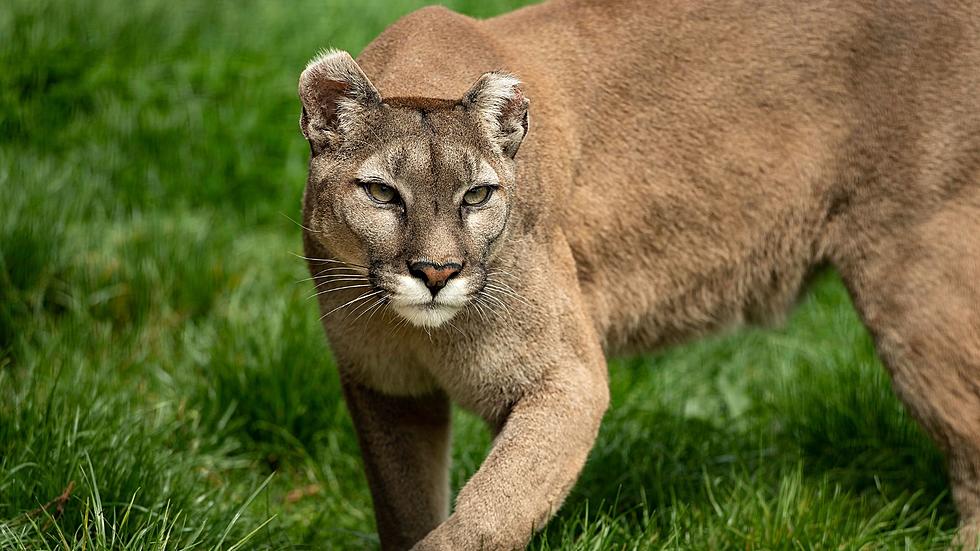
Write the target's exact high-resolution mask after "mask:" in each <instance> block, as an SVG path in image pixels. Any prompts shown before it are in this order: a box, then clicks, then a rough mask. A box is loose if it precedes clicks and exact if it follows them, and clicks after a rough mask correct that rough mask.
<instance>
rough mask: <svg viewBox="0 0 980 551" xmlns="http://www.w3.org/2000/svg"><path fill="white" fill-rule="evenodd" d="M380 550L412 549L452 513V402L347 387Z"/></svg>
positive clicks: (437, 398) (346, 393)
mask: <svg viewBox="0 0 980 551" xmlns="http://www.w3.org/2000/svg"><path fill="white" fill-rule="evenodd" d="M344 395H345V397H346V400H347V407H348V409H349V410H350V413H351V418H352V419H353V420H354V426H355V428H356V429H357V439H358V442H359V444H360V446H361V456H362V457H363V460H364V471H365V472H366V473H367V478H368V485H369V486H370V487H371V498H372V499H373V501H374V511H375V518H376V520H377V523H378V535H379V537H380V538H381V548H382V549H384V550H385V551H389V550H404V549H409V548H410V547H412V545H414V544H415V542H417V541H418V540H420V539H422V537H423V536H425V535H426V534H427V533H429V531H430V530H432V529H433V528H435V527H436V526H437V525H438V524H439V523H440V522H442V521H443V520H444V519H445V518H446V516H447V515H448V513H449V428H450V421H449V400H448V399H447V398H446V397H445V396H443V395H441V394H440V395H430V396H426V397H422V398H409V397H396V396H386V395H383V394H380V393H378V392H375V391H373V390H370V389H368V388H365V387H362V386H359V385H356V384H350V383H347V384H345V385H344Z"/></svg>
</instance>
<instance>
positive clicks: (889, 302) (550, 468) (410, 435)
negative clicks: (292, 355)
mask: <svg viewBox="0 0 980 551" xmlns="http://www.w3.org/2000/svg"><path fill="white" fill-rule="evenodd" d="M358 65H359V66H360V68H361V69H359V68H358ZM362 69H363V72H362ZM499 69H503V70H506V71H508V72H510V73H512V74H513V75H517V76H518V77H519V78H520V81H521V84H520V85H519V86H516V85H515V84H516V82H517V81H516V80H515V79H513V78H512V77H510V76H509V75H507V74H502V73H496V74H489V75H485V73H487V72H488V71H494V70H499ZM481 75H484V76H481ZM368 78H369V79H370V80H368ZM978 92H980V8H978V7H977V6H976V4H975V3H972V2H968V1H959V2H957V1H954V0H947V1H938V0H937V1H932V2H928V1H919V0H914V1H913V0H904V1H903V0H895V1H891V2H874V1H871V0H866V1H856V2H843V1H840V2H838V1H832V0H817V1H814V2H805V3H804V2H800V3H796V4H792V5H791V4H789V3H786V2H780V1H775V0H773V1H766V0H762V1H753V2H747V1H744V2H743V1H738V0H736V1H732V2H700V1H688V0H661V1H658V2H647V1H642V0H615V1H598V0H595V1H575V0H554V1H552V2H547V3H544V4H541V5H537V6H532V7H529V8H526V9H523V10H519V11H516V12H513V13H511V14H507V15H504V16H502V17H498V18H494V19H490V20H486V21H477V20H474V19H470V18H467V17H463V16H460V15H457V14H455V13H452V12H450V11H448V10H446V9H443V8H427V9H424V10H420V11H418V12H416V13H413V14H411V15H409V16H407V17H405V18H403V19H402V20H400V21H399V22H398V23H396V24H395V25H393V26H392V27H390V28H389V29H388V30H387V31H385V33H384V34H382V35H381V36H380V37H379V38H378V39H377V40H375V41H374V42H373V43H371V45H370V46H368V47H367V49H366V50H365V51H364V52H363V53H362V55H361V56H360V57H359V59H358V64H354V62H353V60H350V58H349V57H346V54H339V53H335V54H333V55H332V56H330V55H328V56H326V57H324V58H322V59H320V60H318V61H316V62H314V63H313V64H311V67H310V68H308V69H307V71H306V72H304V76H303V78H302V79H301V83H300V96H301V98H302V99H303V105H304V114H303V120H302V121H301V124H302V126H303V130H304V133H305V134H306V135H307V137H308V138H309V139H310V143H311V149H312V150H313V157H312V159H311V162H310V179H309V183H308V187H307V192H306V195H305V199H304V224H305V225H306V227H307V230H306V232H305V234H304V242H305V247H306V251H307V255H308V256H309V257H310V259H311V260H310V269H311V273H313V275H314V276H315V277H318V278H320V279H318V282H319V284H321V285H322V286H320V287H319V289H321V290H323V291H324V293H323V294H321V296H320V306H321V309H322V311H323V313H324V314H326V315H325V317H324V327H325V329H326V332H327V335H328V339H329V340H330V343H331V345H332V348H333V350H334V353H335V356H336V358H337V361H338V366H339V368H340V370H341V376H342V380H343V383H344V385H345V389H346V393H347V399H348V405H349V407H350V410H351V414H352V417H353V419H354V422H355V424H356V426H357V429H358V434H359V438H360V444H361V448H362V452H363V455H364V460H365V466H366V469H367V473H368V480H369V482H370V485H371V490H372V495H373V497H374V504H375V509H376V513H377V520H378V530H379V533H380V537H381V542H382V547H383V548H385V549H407V548H413V549H417V550H429V549H516V548H520V547H522V546H523V545H525V544H526V543H527V541H528V539H529V538H530V537H531V535H532V533H533V532H534V531H535V530H537V529H540V528H541V527H542V526H543V524H544V523H545V522H546V521H547V520H548V518H549V517H550V516H551V515H552V514H553V513H554V511H555V510H556V509H557V508H558V507H559V506H560V505H561V503H562V500H563V499H564V497H565V495H566V493H567V492H568V490H569V488H570V487H571V486H572V485H573V484H574V482H575V479H576V477H577V476H578V474H579V471H580V470H581V468H582V465H583V463H584V461H585V458H586V456H587V454H588V452H589V449H590V447H591V445H592V443H593V440H594V438H595V435H596V431H597V429H598V426H599V422H600V419H601V417H602V414H603V412H604V411H605V409H606V406H607V403H608V391H607V389H606V374H605V369H606V360H605V359H606V357H607V356H608V355H614V354H622V353H633V352H638V351H644V350H651V349H653V348H656V347H659V346H663V345H666V344H670V343H675V342H678V341H682V340H685V339H690V338H692V337H695V336H698V335H701V334H704V333H706V332H709V331H711V330H714V329H717V328H721V327H725V326H730V325H732V324H737V323H740V322H744V321H765V320H771V319H778V318H779V317H780V316H781V315H782V314H783V313H784V312H785V311H786V310H787V309H788V308H789V307H790V306H791V305H792V304H793V302H794V300H795V299H796V297H797V296H798V294H799V292H800V289H801V287H802V286H803V285H804V283H805V281H806V278H807V275H808V274H809V273H811V272H812V270H813V269H814V268H815V267H818V266H820V265H823V264H827V263H829V264H832V265H833V266H835V267H836V268H837V269H838V270H839V271H840V272H841V274H842V276H843V278H844V280H845V282H846V284H847V286H848V288H849V290H850V291H851V293H852V296H853V298H854V302H855V304H856V305H857V307H858V309H859V311H860V313H861V315H862V317H863V319H864V320H865V322H866V323H867V325H868V327H869V328H870V330H871V331H872V333H873V334H874V336H875V338H876V341H877V344H878V347H879V352H880V354H881V356H882V358H883V360H884V361H885V363H886V365H887V366H888V369H889V370H890V372H891V374H892V376H893V380H894V386H895V388H896V391H897V393H898V394H899V396H900V397H901V398H902V399H903V400H904V401H905V403H906V404H907V405H908V407H909V409H910V411H911V412H912V413H913V415H914V416H915V417H916V419H918V420H919V421H920V422H921V423H922V424H923V426H924V427H925V428H926V429H927V430H928V431H929V433H930V434H931V435H932V436H933V437H934V438H935V440H936V442H937V443H938V444H939V445H940V446H941V447H942V449H943V450H944V451H945V452H946V454H947V456H948V458H949V468H950V474H951V484H952V491H953V497H954V500H955V501H956V504H957V506H958V508H959V511H960V514H961V521H962V530H961V536H962V538H963V541H971V540H970V539H969V538H972V537H975V536H976V533H977V529H978V524H980V283H978V282H980V266H978V262H980V99H978V97H980V96H978ZM385 98H397V99H391V100H388V99H385ZM420 98H421V99H420ZM424 98H442V99H441V100H432V99H424ZM447 98H448V99H447ZM528 99H530V103H529V101H528ZM525 114H528V116H527V117H525ZM528 122H529V124H528ZM525 134H526V137H525ZM518 147H519V151H518ZM358 171H374V172H371V173H369V174H366V173H359V172H358ZM375 173H377V174H376V175H375ZM374 177H377V178H380V179H382V180H384V181H386V182H387V181H388V180H392V181H391V182H388V183H389V184H391V185H394V186H396V187H398V191H399V193H401V194H402V195H403V201H404V204H403V205H402V206H401V207H399V206H397V205H396V206H392V205H387V204H385V205H379V204H376V203H374V202H372V200H371V199H370V198H368V196H367V195H366V194H365V192H364V190H363V189H362V187H361V186H360V185H358V184H356V183H354V180H355V179H356V178H362V179H363V178H374ZM487 178H490V179H493V180H494V182H495V184H494V185H497V186H499V188H498V190H497V192H496V193H495V194H494V195H493V196H492V197H491V200H490V202H488V203H487V205H486V206H485V207H480V208H476V209H471V210H467V209H466V208H464V207H461V206H460V204H461V203H460V201H461V198H460V197H461V194H462V193H463V192H465V191H466V189H468V188H467V186H471V185H476V184H478V183H480V182H479V181H481V180H484V179H487ZM317 259H319V260H317ZM423 261H424V262H429V263H432V264H434V265H443V264H446V263H452V264H454V265H455V264H458V265H460V266H462V270H461V271H460V272H459V274H458V275H457V276H455V277H454V279H450V280H449V281H448V282H447V283H446V287H445V288H444V289H443V290H441V291H439V295H436V297H437V299H438V297H440V296H443V293H446V295H444V296H445V297H447V298H446V299H445V300H446V304H443V305H435V304H434V303H433V305H432V306H431V310H430V309H427V308H429V306H423V307H419V306H416V305H415V303H414V302H413V301H420V300H423V299H425V297H426V296H427V295H425V293H426V291H425V288H424V287H419V286H418V285H419V284H418V283H417V282H415V280H413V279H412V276H411V275H410V274H409V272H408V268H407V265H408V264H409V263H411V262H423ZM331 269H336V270H335V271H329V270H331ZM338 274H346V275H347V276H348V277H350V280H349V281H353V282H354V285H365V287H355V288H352V289H341V288H340V287H341V285H342V284H343V283H345V282H344V281H342V279H343V278H335V277H333V276H335V275H338ZM454 282H455V283H454ZM393 289H404V290H405V292H404V293H402V294H401V295H399V294H398V292H395V291H393ZM420 289H421V290H420ZM362 291H364V292H365V293H368V292H375V291H380V292H379V293H377V294H375V295H373V296H370V297H367V298H362V299H359V298H358V297H362ZM454 293H455V294H454ZM396 295H397V296H396ZM491 296H492V299H491ZM406 297H407V298H406ZM413 297H414V298H413ZM426 300H427V299H426ZM433 300H436V299H433ZM439 300H442V299H439ZM349 301H355V302H353V303H351V304H348V305H347V306H345V304H347V303H348V302H349ZM399 301H400V302H399ZM454 301H455V302H454ZM396 303H399V304H402V306H398V304H396ZM457 306H458V307H457ZM396 307H397V308H396ZM399 312H400V313H399ZM447 316H448V317H447ZM406 319H411V320H412V323H406V321H405V320H406ZM450 402H454V403H456V404H459V405H461V406H463V407H465V408H468V409H470V410H472V411H475V412H477V413H478V414H480V415H481V416H483V418H484V419H486V420H487V422H488V423H489V424H490V425H491V426H492V427H493V428H494V430H495V431H496V439H495V440H494V445H493V448H492V449H491V451H490V453H489V455H488V456H487V458H486V460H485V462H484V464H483V465H482V466H481V468H480V469H479V471H478V472H477V473H476V474H475V475H474V476H473V477H472V479H471V480H469V482H468V483H467V484H466V485H465V487H463V489H462V490H461V491H460V493H459V496H458V498H457V500H456V503H455V507H454V509H453V512H452V514H451V515H449V516H448V517H447V516H446V515H447V514H448V503H447V500H448V497H447V496H448V479H447V476H448V475H447V464H448V446H449V442H448V434H449V429H448V423H449V416H448V413H447V412H448V409H447V408H448V404H449V403H450ZM653 428H654V427H651V429H653ZM413 546H414V547H413Z"/></svg>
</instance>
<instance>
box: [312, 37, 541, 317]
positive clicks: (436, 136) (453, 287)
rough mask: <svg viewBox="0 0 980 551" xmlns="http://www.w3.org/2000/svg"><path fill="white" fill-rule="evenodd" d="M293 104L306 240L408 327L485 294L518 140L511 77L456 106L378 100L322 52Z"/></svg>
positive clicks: (335, 56)
mask: <svg viewBox="0 0 980 551" xmlns="http://www.w3.org/2000/svg"><path fill="white" fill-rule="evenodd" d="M299 95H300V99H301V100H302V103H303V113H302V117H301V119H300V127H301V128H302V130H303V135H304V136H305V137H306V139H307V140H309V142H310V149H311V152H312V158H311V161H310V174H309V182H308V189H307V202H308V205H309V207H308V208H309V209H310V211H311V212H310V216H309V219H308V220H307V223H308V225H309V230H310V231H311V233H312V234H313V235H314V236H315V237H314V238H315V239H317V240H319V241H320V242H321V243H322V245H323V246H324V248H326V250H329V251H330V252H331V254H332V255H333V256H334V257H335V258H333V259H332V260H335V261H338V262H341V263H344V264H343V265H346V266H352V265H353V266H358V269H357V270H352V272H355V273H351V274H347V275H348V277H351V278H353V280H357V278H358V277H360V278H362V279H363V278H366V281H363V282H362V283H363V284H364V285H365V286H366V288H367V291H368V292H371V293H374V294H373V295H371V296H372V297H375V298H380V299H382V300H385V301H387V302H388V303H389V304H390V305H391V307H392V308H393V309H394V310H395V311H396V312H397V313H399V314H400V315H402V316H403V317H405V318H406V319H407V320H409V321H410V322H412V323H414V324H416V325H420V326H427V327H434V326H438V325H441V324H443V323H445V322H446V321H448V320H450V319H451V318H452V317H453V316H454V315H456V313H457V312H459V311H460V310H461V309H462V308H463V307H465V306H466V305H467V304H468V303H470V302H471V301H473V300H474V299H475V298H476V297H478V296H479V295H480V294H481V292H483V291H485V287H486V286H487V284H488V275H489V276H492V275H493V272H492V270H490V269H489V268H488V263H489V262H490V261H491V260H492V259H493V258H494V256H495V253H496V251H497V250H498V249H499V247H500V245H501V242H502V241H504V235H505V229H506V228H507V220H508V216H509V214H510V210H511V204H512V201H513V198H514V193H515V191H514V190H515V186H514V184H515V182H514V174H515V169H514V156H515V155H516V154H517V150H518V148H519V147H520V145H521V142H522V140H523V139H524V136H525V134H526V133H527V111H528V100H527V99H526V98H525V97H524V95H523V93H522V92H521V89H520V88H519V82H518V80H517V79H515V78H514V77H513V76H510V75H507V74H503V73H486V74H484V75H483V76H481V77H480V78H479V79H478V80H477V81H476V83H475V84H474V85H473V87H472V88H471V89H470V90H469V91H468V92H467V93H466V94H465V95H464V96H463V97H462V98H461V99H458V100H443V99H427V98H382V97H381V94H380V93H378V90H377V89H376V88H375V87H374V85H372V84H371V82H370V80H368V78H367V76H366V75H365V74H364V72H363V71H361V69H360V67H358V66H357V64H356V63H355V62H354V60H353V59H352V58H351V57H350V55H348V54H347V53H346V52H340V51H332V52H328V53H326V54H324V55H321V56H319V57H317V58H316V59H314V60H313V61H312V62H310V64H309V65H308V66H307V67H306V70H305V71H303V74H302V76H301V77H300V81H299ZM343 269H344V268H338V271H339V272H343ZM332 275H333V276H338V275H339V274H338V273H336V272H335V273H334V274H332ZM341 279H342V278H340V277H332V278H330V277H327V281H326V282H327V283H330V281H335V282H340V281H341ZM348 281H350V280H348ZM491 285H492V284H491ZM491 288H492V287H491ZM477 307H479V306H477Z"/></svg>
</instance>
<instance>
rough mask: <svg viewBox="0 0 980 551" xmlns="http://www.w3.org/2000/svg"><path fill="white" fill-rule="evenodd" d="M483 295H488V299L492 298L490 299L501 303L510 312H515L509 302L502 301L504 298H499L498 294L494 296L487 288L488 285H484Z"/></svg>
mask: <svg viewBox="0 0 980 551" xmlns="http://www.w3.org/2000/svg"><path fill="white" fill-rule="evenodd" d="M483 295H484V296H485V297H487V298H488V299H490V300H492V301H494V302H496V303H497V304H499V305H500V306H501V307H502V308H503V309H504V310H506V311H507V313H508V314H513V312H511V311H510V307H508V306H507V303H506V302H504V301H502V300H500V299H499V298H497V297H496V296H494V295H493V294H492V293H490V292H489V291H488V290H487V289H486V287H484V290H483Z"/></svg>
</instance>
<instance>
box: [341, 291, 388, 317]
mask: <svg viewBox="0 0 980 551" xmlns="http://www.w3.org/2000/svg"><path fill="white" fill-rule="evenodd" d="M382 300H384V296H382V297H381V298H377V299H375V301H374V302H372V301H367V302H363V303H361V304H358V305H357V306H355V307H354V308H352V309H351V310H349V311H348V312H347V315H345V316H344V319H345V320H346V319H347V318H349V317H350V316H351V315H352V314H354V313H355V312H358V311H359V312H360V313H359V314H357V317H356V318H354V319H352V320H351V321H350V323H354V322H355V321H357V319H358V318H360V317H361V316H363V315H364V313H365V312H367V311H368V310H370V309H371V308H373V307H374V305H375V304H377V303H378V302H380V301H382Z"/></svg>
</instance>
